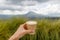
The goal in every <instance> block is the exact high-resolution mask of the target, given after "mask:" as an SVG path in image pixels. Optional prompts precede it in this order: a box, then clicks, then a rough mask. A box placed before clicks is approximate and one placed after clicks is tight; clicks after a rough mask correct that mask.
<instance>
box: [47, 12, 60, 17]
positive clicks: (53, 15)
mask: <svg viewBox="0 0 60 40" xmlns="http://www.w3.org/2000/svg"><path fill="white" fill-rule="evenodd" d="M47 16H48V17H60V13H49V14H48V15H47Z"/></svg>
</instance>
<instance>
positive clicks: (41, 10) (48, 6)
mask: <svg viewBox="0 0 60 40" xmlns="http://www.w3.org/2000/svg"><path fill="white" fill-rule="evenodd" d="M22 1H24V0H7V1H6V0H2V1H0V3H1V4H0V14H6V15H19V14H26V13H27V12H29V11H33V12H36V13H37V14H44V15H46V14H49V13H60V3H59V2H60V1H59V0H33V3H32V2H31V4H28V2H27V3H26V4H24V3H23V2H22ZM38 1H39V2H38ZM27 4H28V5H27ZM32 4H34V5H32ZM22 5H23V6H22Z"/></svg>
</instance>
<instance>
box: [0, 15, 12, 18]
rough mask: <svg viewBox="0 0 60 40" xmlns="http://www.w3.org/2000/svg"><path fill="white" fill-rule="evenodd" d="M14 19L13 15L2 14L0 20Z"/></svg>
mask: <svg viewBox="0 0 60 40" xmlns="http://www.w3.org/2000/svg"><path fill="white" fill-rule="evenodd" d="M10 17H12V15H3V14H0V19H7V18H10Z"/></svg>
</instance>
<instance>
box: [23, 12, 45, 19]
mask: <svg viewBox="0 0 60 40" xmlns="http://www.w3.org/2000/svg"><path fill="white" fill-rule="evenodd" d="M24 16H25V17H27V18H31V19H33V18H44V17H45V15H42V14H37V13H35V12H32V11H30V12H28V13H27V14H25V15H24Z"/></svg>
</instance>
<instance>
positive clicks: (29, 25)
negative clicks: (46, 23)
mask: <svg viewBox="0 0 60 40" xmlns="http://www.w3.org/2000/svg"><path fill="white" fill-rule="evenodd" d="M26 26H27V29H28V30H33V32H32V33H30V34H32V35H33V34H35V29H36V26H37V22H36V21H27V22H26Z"/></svg>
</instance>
